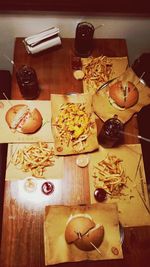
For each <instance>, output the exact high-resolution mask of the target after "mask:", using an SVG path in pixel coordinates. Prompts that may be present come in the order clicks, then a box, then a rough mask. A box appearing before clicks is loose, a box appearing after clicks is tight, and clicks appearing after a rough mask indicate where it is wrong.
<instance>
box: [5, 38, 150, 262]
mask: <svg viewBox="0 0 150 267" xmlns="http://www.w3.org/2000/svg"><path fill="white" fill-rule="evenodd" d="M73 50H74V40H73V39H63V40H62V46H61V47H58V48H53V49H49V50H46V51H43V52H41V53H40V54H36V55H28V54H27V52H26V51H25V48H24V45H23V43H22V39H21V38H17V39H16V42H15V50H14V62H15V68H18V67H19V66H21V65H22V64H28V65H31V66H32V67H33V68H35V70H36V72H37V76H38V79H39V84H40V88H41V94H40V96H39V99H41V100H49V94H50V93H64V92H65V93H66V92H71V91H73V92H82V82H81V81H77V80H75V79H74V78H73V75H72V69H71V56H72V54H73ZM101 54H103V55H107V56H127V47H126V42H125V40H123V39H99V40H95V41H94V52H93V55H101ZM15 68H14V70H13V77H12V99H22V97H21V95H20V92H19V89H18V85H17V82H16V77H15ZM101 126H102V121H99V123H98V127H99V129H100V128H101ZM125 130H127V131H128V132H129V131H130V132H131V133H133V134H137V133H138V126H137V119H136V115H135V116H133V118H132V119H131V120H130V121H129V122H128V123H127V124H126V126H125ZM124 143H138V139H137V138H133V137H131V136H130V137H129V136H126V137H125V138H124ZM75 158H76V156H69V157H65V174H64V179H60V180H59V182H58V184H57V186H58V187H59V196H57V197H53V198H48V200H47V201H46V202H45V201H44V202H40V201H39V200H37V201H36V202H35V203H31V205H30V203H28V204H29V205H28V204H27V202H26V201H25V200H24V199H22V198H21V196H20V194H19V190H18V188H19V181H15V182H10V181H5V193H4V204H3V226H2V241H1V258H0V262H1V266H2V267H28V266H29V267H44V266H45V264H44V241H43V215H44V207H45V205H47V204H50V205H53V204H65V205H73V204H88V203H90V195H89V185H88V179H89V177H88V171H87V168H81V169H79V168H77V167H74V168H72V162H73V161H74V160H75ZM139 216H140V214H139ZM124 231H125V238H124V242H123V254H124V258H123V259H122V260H112V261H96V262H78V263H64V264H61V266H70V267H73V266H76V265H78V266H91V267H92V266H103V267H104V266H107V267H108V266H111V267H116V266H117V267H133V266H134V267H141V265H143V266H145V267H146V266H149V255H150V227H139V228H125V230H124Z"/></svg>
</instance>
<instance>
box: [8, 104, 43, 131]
mask: <svg viewBox="0 0 150 267" xmlns="http://www.w3.org/2000/svg"><path fill="white" fill-rule="evenodd" d="M5 119H6V122H7V124H8V126H9V127H10V128H11V129H15V130H17V131H18V132H22V133H34V132H36V131H37V130H38V129H39V128H40V127H41V125H42V116H41V114H40V112H39V111H38V110H37V109H36V108H34V109H33V110H30V108H29V107H28V106H27V105H22V104H18V105H15V106H13V107H11V108H10V109H9V110H8V111H7V113H6V116H5Z"/></svg>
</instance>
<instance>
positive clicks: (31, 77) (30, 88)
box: [16, 65, 40, 99]
mask: <svg viewBox="0 0 150 267" xmlns="http://www.w3.org/2000/svg"><path fill="white" fill-rule="evenodd" d="M16 78H17V82H18V85H19V88H20V92H21V94H22V96H23V97H24V98H25V99H36V98H37V97H38V96H39V93H40V89H39V85H38V80H37V75H36V72H35V70H34V69H33V68H32V67H30V66H27V65H23V66H21V67H20V68H19V70H18V71H17V72H16Z"/></svg>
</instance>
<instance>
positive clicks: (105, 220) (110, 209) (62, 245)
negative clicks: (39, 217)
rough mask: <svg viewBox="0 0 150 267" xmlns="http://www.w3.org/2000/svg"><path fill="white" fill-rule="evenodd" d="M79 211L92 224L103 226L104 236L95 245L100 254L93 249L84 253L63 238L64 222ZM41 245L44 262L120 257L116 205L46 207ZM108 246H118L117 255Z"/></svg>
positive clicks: (120, 249) (47, 263)
mask: <svg viewBox="0 0 150 267" xmlns="http://www.w3.org/2000/svg"><path fill="white" fill-rule="evenodd" d="M79 213H85V214H89V215H90V216H91V217H92V218H93V220H94V222H95V223H96V224H97V223H100V224H102V225H103V226H104V231H105V233H104V239H103V242H102V244H101V245H100V247H99V248H98V249H99V250H100V252H101V255H100V254H99V253H98V252H97V251H96V250H92V251H89V252H86V251H82V250H80V249H78V248H77V247H76V246H75V245H74V244H70V245H68V244H67V243H66V240H65V237H64V233H65V228H66V223H67V221H68V219H69V217H70V215H71V214H72V215H74V214H79ZM44 246H45V264H46V265H51V264H57V263H63V262H79V261H83V260H105V259H120V258H123V254H122V248H121V241H120V232H119V221H118V212H117V206H116V204H93V205H87V206H70V207H69V206H47V207H46V208H45V219H44ZM112 247H115V248H117V249H118V255H114V254H113V253H112V251H111V249H112Z"/></svg>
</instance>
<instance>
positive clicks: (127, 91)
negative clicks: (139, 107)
mask: <svg viewBox="0 0 150 267" xmlns="http://www.w3.org/2000/svg"><path fill="white" fill-rule="evenodd" d="M109 97H110V98H111V100H113V102H114V104H116V105H117V106H119V107H121V108H125V109H126V108H130V107H132V106H133V105H135V104H136V103H137V101H138V98H139V92H138V90H137V88H136V87H135V85H134V84H133V83H132V82H129V81H128V82H127V83H126V86H125V85H123V83H122V82H121V81H118V82H116V83H114V84H113V85H111V86H110V87H109ZM113 102H112V101H111V104H112V105H113ZM117 106H115V105H114V107H116V108H117Z"/></svg>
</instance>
